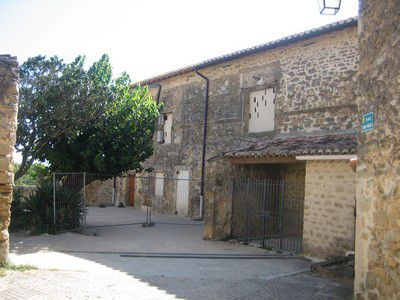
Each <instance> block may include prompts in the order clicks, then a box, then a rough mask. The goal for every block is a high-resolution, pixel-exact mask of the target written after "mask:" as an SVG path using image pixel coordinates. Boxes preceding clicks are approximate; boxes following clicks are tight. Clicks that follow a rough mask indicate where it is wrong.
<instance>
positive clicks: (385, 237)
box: [354, 0, 400, 299]
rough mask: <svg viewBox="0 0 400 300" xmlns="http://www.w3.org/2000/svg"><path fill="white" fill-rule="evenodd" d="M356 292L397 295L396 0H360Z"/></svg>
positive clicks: (399, 8)
mask: <svg viewBox="0 0 400 300" xmlns="http://www.w3.org/2000/svg"><path fill="white" fill-rule="evenodd" d="M360 15H361V18H360V24H359V45H360V68H359V79H358V90H359V97H358V111H359V120H362V117H363V115H365V114H367V113H370V112H373V113H374V117H375V124H374V128H373V130H370V131H368V132H360V133H359V147H358V157H359V163H358V166H357V229H356V247H355V248H356V256H355V257H356V264H355V273H356V277H355V286H354V290H355V295H356V296H357V298H362V299H400V113H399V111H400V50H399V49H400V25H399V24H400V1H399V0H387V1H380V0H362V1H361V6H360Z"/></svg>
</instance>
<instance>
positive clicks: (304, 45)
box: [140, 19, 359, 257]
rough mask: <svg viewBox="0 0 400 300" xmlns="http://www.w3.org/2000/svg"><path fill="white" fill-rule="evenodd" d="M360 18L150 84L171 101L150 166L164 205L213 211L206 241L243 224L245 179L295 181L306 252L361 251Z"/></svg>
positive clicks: (167, 209)
mask: <svg viewBox="0 0 400 300" xmlns="http://www.w3.org/2000/svg"><path fill="white" fill-rule="evenodd" d="M356 24H357V20H356V19H349V20H346V21H343V22H339V23H334V24H331V25H327V26H324V27H322V28H318V29H314V30H311V31H308V32H304V33H301V34H298V35H293V36H290V37H287V38H283V39H281V40H278V41H274V42H271V43H267V44H264V45H260V46H258V47H254V48H249V49H245V50H242V51H239V52H236V53H232V54H230V55H227V56H223V57H219V58H215V59H212V60H209V61H206V62H203V63H201V64H198V65H194V66H191V67H187V68H184V69H181V70H178V71H174V72H171V73H167V74H164V75H161V76H158V77H154V78H152V79H149V80H145V81H143V82H140V84H141V85H148V86H149V88H150V91H151V92H152V93H153V95H154V98H155V99H157V101H159V102H160V103H163V111H162V117H161V120H160V121H159V133H158V137H157V140H158V141H155V150H154V154H153V156H152V157H151V158H150V159H149V160H148V161H146V163H145V166H146V167H150V168H152V169H153V171H154V172H153V175H156V177H157V178H158V180H157V179H156V182H155V184H154V186H153V187H152V188H153V189H154V190H155V191H154V193H155V194H157V195H156V196H157V197H155V199H157V200H155V201H154V202H153V207H154V208H155V209H156V210H159V211H162V212H164V213H170V214H174V213H177V214H180V215H186V216H189V217H192V218H197V217H199V216H200V217H204V219H205V229H204V237H205V238H209V239H221V238H226V237H228V236H230V235H232V230H233V229H234V228H233V226H235V223H234V222H232V214H233V213H234V212H233V207H234V206H233V203H234V200H233V198H234V195H233V189H232V182H233V180H234V178H259V179H274V180H285V181H286V182H288V183H290V184H293V186H295V187H293V188H292V189H291V190H290V193H292V194H293V195H295V197H296V198H297V200H296V201H299V202H301V204H302V207H303V208H304V213H303V212H302V213H303V216H302V222H301V228H302V244H303V245H302V247H303V249H304V251H305V252H306V253H309V254H311V255H314V256H319V257H327V256H331V255H339V254H344V253H345V252H346V251H350V250H353V249H354V222H355V216H354V208H355V173H354V171H353V170H352V168H351V166H350V163H349V159H350V158H351V157H353V156H355V154H356V143H357V142H356V126H357V107H356V97H357V96H356V74H357V70H358V59H359V54H358V41H357V25H356ZM205 122H206V126H204V123H205ZM204 128H205V129H206V138H205V139H204V133H205V131H204ZM204 142H205V143H204ZM203 149H204V151H205V160H204V162H205V163H204V178H205V179H204V181H202V173H203V172H202V170H203V168H202V167H203V166H202V154H203ZM202 182H203V184H204V186H203V194H202ZM182 191H183V192H182ZM202 196H204V198H203V197H202ZM202 200H204V202H203V201H202ZM322 241H323V242H322Z"/></svg>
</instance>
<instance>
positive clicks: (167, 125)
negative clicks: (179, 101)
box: [164, 113, 172, 144]
mask: <svg viewBox="0 0 400 300" xmlns="http://www.w3.org/2000/svg"><path fill="white" fill-rule="evenodd" d="M171 129H172V114H171V113H168V114H164V143H165V144H171V141H172V132H171Z"/></svg>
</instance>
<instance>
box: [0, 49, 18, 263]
mask: <svg viewBox="0 0 400 300" xmlns="http://www.w3.org/2000/svg"><path fill="white" fill-rule="evenodd" d="M17 112H18V62H17V59H16V58H15V57H11V56H10V55H0V262H2V261H4V260H5V259H6V258H7V256H8V250H9V241H8V230H7V229H8V226H9V224H10V206H11V200H12V190H13V180H14V174H13V151H14V144H15V140H16V131H17Z"/></svg>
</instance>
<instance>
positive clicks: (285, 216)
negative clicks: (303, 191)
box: [231, 178, 304, 253]
mask: <svg viewBox="0 0 400 300" xmlns="http://www.w3.org/2000/svg"><path fill="white" fill-rule="evenodd" d="M297 191H298V190H297V189H296V188H295V186H294V185H293V184H288V183H286V182H285V181H283V180H269V179H253V178H244V179H234V182H233V203H232V222H231V224H232V225H231V226H232V228H231V229H232V235H233V236H234V237H235V238H236V239H238V240H241V241H245V242H246V243H249V242H250V241H252V242H255V243H258V244H259V245H260V246H261V247H263V248H268V249H275V250H281V251H289V252H293V253H300V252H302V250H303V215H304V197H303V196H301V195H299V194H298V193H297Z"/></svg>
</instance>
